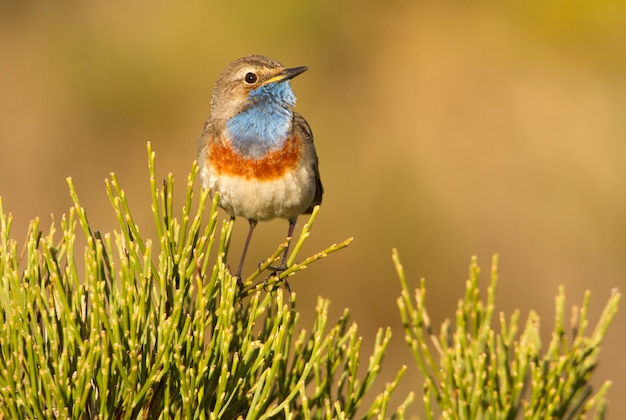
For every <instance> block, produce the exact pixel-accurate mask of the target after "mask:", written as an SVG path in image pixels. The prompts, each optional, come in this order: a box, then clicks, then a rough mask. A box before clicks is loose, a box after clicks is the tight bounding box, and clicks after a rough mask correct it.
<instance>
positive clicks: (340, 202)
mask: <svg viewBox="0 0 626 420" xmlns="http://www.w3.org/2000/svg"><path fill="white" fill-rule="evenodd" d="M432 3H434V2H432ZM625 22H626V3H625V2H623V1H618V0H613V1H610V0H609V1H607V2H571V1H565V0H554V1H539V0H535V1H533V0H531V1H525V2H522V1H512V2H504V3H497V2H493V3H492V2H462V1H454V0H450V1H446V2H437V4H431V3H430V2H418V1H400V0H396V1H386V2H379V1H363V0H361V1H357V0H347V1H343V2H337V1H330V0H321V1H316V2H306V3H297V4H296V3H294V2H290V1H287V0H281V1H270V2H265V3H263V4H260V3H244V2H230V3H227V2H201V1H190V2H185V3H184V4H178V5H177V6H173V5H172V4H170V3H168V2H145V1H137V2H130V3H126V4H124V3H120V4H117V5H114V4H112V3H111V2H78V1H70V2H65V3H63V4H59V3H56V4H53V3H49V4H36V2H19V1H2V2H0V92H1V95H0V144H1V147H0V196H2V199H3V202H4V208H5V211H8V212H11V213H13V216H14V219H15V220H14V228H13V236H14V237H15V238H16V239H19V240H20V241H23V237H24V234H25V232H26V229H27V226H28V222H29V221H30V220H31V219H32V218H34V217H37V216H39V217H41V219H42V226H47V225H48V223H49V221H51V217H50V215H51V214H54V217H55V218H56V220H59V219H60V216H61V215H62V214H63V213H66V212H67V209H68V207H69V205H70V199H69V195H68V189H67V186H66V181H65V178H66V177H67V176H72V177H73V179H74V182H75V184H76V187H77V189H78V193H79V196H80V197H81V200H82V203H83V205H84V206H85V207H86V208H87V211H88V214H89V217H90V220H91V222H92V223H93V225H94V227H95V228H96V229H100V230H102V231H110V230H112V229H114V228H115V218H114V215H113V212H112V211H111V207H110V205H109V202H108V199H107V197H106V194H105V189H104V182H103V180H104V179H105V178H106V177H107V176H108V175H109V173H110V172H115V173H116V174H117V176H118V178H119V180H120V182H121V184H122V186H123V187H124V189H125V191H126V193H127V196H129V200H130V204H131V205H132V206H133V211H134V214H135V217H136V220H137V222H138V223H139V224H140V226H141V227H142V229H143V231H144V233H145V234H146V235H152V234H153V229H152V217H151V213H150V207H149V190H148V181H147V163H146V162H147V160H146V151H145V150H146V142H147V141H151V142H152V143H153V147H154V150H155V151H156V153H157V168H158V174H159V176H160V177H165V176H166V174H167V173H168V172H172V173H173V174H174V176H175V177H176V179H177V180H178V181H179V192H180V191H182V190H183V188H184V181H185V179H186V177H187V174H188V171H189V169H190V167H191V162H192V161H193V160H194V159H195V157H196V146H195V141H196V138H197V136H198V134H199V133H200V131H201V129H202V126H203V123H204V121H205V119H206V118H207V117H208V114H209V101H210V94H211V89H212V87H213V83H214V82H215V80H216V78H217V76H218V75H219V73H220V72H221V70H222V69H223V68H224V66H226V65H227V64H228V63H229V62H230V61H232V60H234V59H236V58H239V57H241V56H244V55H247V54H251V53H259V54H265V55H268V56H271V57H273V58H275V59H277V60H279V61H281V62H283V63H284V64H285V65H287V66H300V65H307V66H309V67H310V70H309V71H308V72H307V73H305V74H304V75H302V76H300V77H298V78H297V79H295V80H294V81H293V82H292V86H293V88H294V91H295V93H296V95H297V97H298V105H297V110H298V111H299V112H300V113H302V114H303V115H304V116H305V117H306V118H307V120H308V121H309V123H310V124H311V126H312V128H313V131H314V133H315V141H316V147H317V151H318V154H319V156H320V162H321V163H320V170H321V173H322V178H323V181H324V186H325V189H326V195H325V197H324V203H323V207H322V211H321V213H320V216H319V218H318V220H317V222H316V225H315V227H314V230H313V235H312V237H311V238H310V240H309V241H308V242H307V245H306V247H305V248H304V249H303V250H302V254H301V256H302V257H304V256H305V254H307V255H308V254H311V253H313V252H316V251H318V250H320V249H323V248H325V247H327V246H328V245H330V244H332V243H335V242H340V241H342V240H343V239H345V238H347V237H350V236H354V237H355V240H354V242H353V243H352V245H350V246H349V247H348V248H347V249H346V250H344V251H342V252H340V253H337V254H333V255H332V256H330V257H329V258H327V259H324V260H322V261H320V262H318V263H316V264H315V265H313V266H311V267H310V268H309V269H308V270H306V271H305V272H303V273H301V274H300V275H298V276H297V277H295V278H293V280H292V281H291V287H292V289H293V290H294V291H295V292H296V293H297V295H298V308H299V310H300V311H301V312H302V314H303V317H302V323H301V326H302V327H303V328H307V329H310V327H311V321H312V316H313V313H314V307H315V301H316V298H317V296H319V295H321V296H324V297H327V298H329V299H331V301H332V306H331V308H332V312H331V315H332V319H336V318H338V316H339V315H340V314H341V312H342V311H343V309H344V308H349V309H350V311H351V313H352V318H353V320H354V321H355V322H357V323H358V324H359V329H360V332H361V334H362V335H363V338H364V345H363V352H364V353H366V354H369V353H370V352H371V348H372V344H373V341H374V337H375V333H376V330H377V329H378V328H380V327H385V326H391V327H392V329H393V331H394V338H393V342H392V344H391V347H390V348H389V351H388V355H387V358H386V360H385V362H384V365H383V367H384V369H383V372H382V378H381V379H382V380H381V381H379V383H378V385H377V387H378V388H379V389H377V391H379V390H380V389H382V387H383V385H384V382H386V381H388V380H390V379H391V378H392V377H393V376H394V375H395V373H396V372H397V370H398V369H399V368H400V366H401V365H402V364H408V365H409V370H408V372H407V374H406V375H405V377H404V378H403V380H402V382H401V387H400V388H399V389H398V390H397V391H396V401H397V402H399V401H400V400H402V399H403V398H404V396H405V395H406V393H407V392H408V391H409V390H415V391H416V392H417V401H416V402H415V403H413V405H412V406H411V413H414V414H417V415H419V414H420V413H421V412H422V411H421V408H420V407H421V401H420V400H421V389H422V387H421V382H420V381H421V378H420V376H419V374H418V372H417V368H416V367H415V364H414V363H413V361H412V359H411V355H410V353H409V350H408V347H407V346H406V345H405V344H404V341H403V332H402V327H401V323H400V318H399V314H398V310H397V307H396V298H397V297H398V295H399V291H400V286H399V283H398V281H397V278H396V275H395V272H394V268H393V265H392V262H391V258H390V255H391V249H392V247H397V248H398V249H399V251H400V255H401V258H402V260H403V263H404V265H405V270H406V272H407V274H408V276H409V277H410V279H411V281H412V284H413V285H417V284H418V280H419V278H420V277H425V278H426V279H427V286H428V296H427V304H428V306H429V308H430V312H431V316H432V318H433V323H434V324H435V325H439V324H440V323H441V322H442V321H443V320H444V319H445V318H448V317H453V316H454V310H455V307H456V304H457V301H458V299H459V298H460V297H462V296H463V294H464V282H465V279H466V278H467V272H468V264H469V261H470V257H471V256H472V255H477V256H478V259H479V264H480V265H481V266H482V268H483V276H484V284H485V285H486V284H487V281H488V272H489V266H490V264H491V257H492V255H493V254H494V253H498V254H499V255H500V267H499V272H500V283H499V290H498V297H497V305H498V308H497V309H498V310H502V311H505V312H506V313H507V314H510V313H511V312H512V311H513V310H514V309H515V308H519V309H520V310H521V311H522V319H525V317H526V316H527V314H528V311H529V310H530V309H535V310H537V311H538V312H539V314H540V316H541V317H542V321H543V322H542V325H541V327H542V332H543V336H544V338H545V339H546V340H547V339H548V337H549V333H550V331H551V329H552V327H553V319H554V296H555V295H556V293H557V288H558V286H559V285H561V284H562V285H564V286H565V288H566V295H567V298H568V300H567V305H568V306H571V305H574V304H577V305H579V304H580V303H581V302H582V297H583V293H584V291H585V290H587V289H589V290H591V292H592V295H591V308H590V317H591V321H592V325H594V323H595V321H596V320H597V319H598V316H599V314H600V311H601V309H602V307H603V306H604V304H605V303H606V301H607V299H608V297H609V293H610V291H611V289H612V288H615V287H618V288H621V289H622V290H623V289H624V286H625V285H626V217H625V215H626V186H625V180H626V24H625ZM304 221H305V218H301V220H300V223H299V226H300V227H301V226H302V224H303V223H304ZM286 229H287V224H286V223H285V222H284V221H276V222H269V223H264V224H261V225H259V227H258V228H257V231H256V234H255V235H256V237H255V239H254V241H253V243H252V247H251V249H250V253H249V259H248V263H249V264H248V265H247V270H249V271H251V270H253V269H254V267H255V266H256V263H257V261H259V260H260V259H262V258H264V257H266V256H268V255H269V254H270V253H271V252H272V251H273V250H274V249H275V247H276V245H277V244H278V243H279V242H280V241H282V240H283V239H284V236H285V233H286ZM44 230H46V229H45V228H44ZM246 231H247V223H245V222H243V221H241V222H239V223H238V224H237V225H236V227H235V237H236V240H235V243H234V244H233V247H234V248H233V249H236V250H237V252H236V254H237V256H236V257H235V258H237V257H238V251H239V250H240V249H241V248H240V247H241V244H242V242H243V238H244V236H245V232H246ZM622 303H624V302H622ZM625 332H626V309H625V308H624V305H622V310H621V312H620V313H619V314H618V317H617V319H616V320H615V322H614V324H613V325H612V328H611V329H610V331H609V334H608V337H607V338H606V340H605V341H604V347H603V349H602V352H601V363H600V366H599V368H598V370H597V371H596V374H595V377H594V378H595V379H594V382H595V383H596V384H599V383H601V382H602V381H604V380H606V379H611V380H613V381H614V385H613V387H612V388H611V390H610V391H609V394H608V398H609V417H611V418H617V417H619V415H620V414H621V413H626V400H625V399H624V398H622V397H621V396H623V395H625V394H626V379H624V378H626V358H625V357H624V345H626V334H625Z"/></svg>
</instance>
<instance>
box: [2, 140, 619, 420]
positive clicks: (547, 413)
mask: <svg viewBox="0 0 626 420" xmlns="http://www.w3.org/2000/svg"><path fill="white" fill-rule="evenodd" d="M148 154H149V176H150V190H151V194H152V213H153V215H154V223H155V226H156V232H157V235H156V241H152V240H150V239H145V238H144V237H143V236H142V235H141V233H140V229H139V227H138V226H137V225H136V224H135V222H134V221H133V217H132V214H131V211H130V209H129V206H128V203H127V201H126V197H125V194H124V191H123V190H122V189H121V187H120V185H119V183H118V180H117V178H116V177H115V175H112V176H111V178H110V179H109V180H107V182H106V189H107V193H108V195H109V198H110V201H111V203H112V205H113V210H114V213H115V215H116V217H117V220H118V223H119V228H118V229H117V230H115V231H114V232H112V233H105V234H102V233H100V232H98V231H94V230H93V229H92V227H91V225H90V224H89V222H88V220H87V213H86V211H85V209H84V208H83V207H82V206H81V205H80V202H79V199H78V196H77V194H76V191H75V189H74V186H73V184H72V181H71V179H68V184H69V187H70V195H71V197H72V200H73V202H74V205H73V207H72V208H70V210H69V213H68V215H67V216H63V218H62V219H61V223H60V229H59V231H58V232H57V229H58V227H57V226H55V225H54V224H53V225H52V226H51V227H50V228H49V229H48V230H47V232H46V233H44V232H43V231H42V230H41V228H40V224H39V220H38V219H35V220H34V221H32V222H31V224H30V227H29V231H28V236H27V240H26V243H25V244H24V245H23V247H22V248H20V247H19V246H18V244H17V242H16V241H15V240H13V239H11V237H10V230H11V220H12V219H11V215H7V214H5V213H4V211H3V209H2V200H1V198H0V281H1V284H0V322H1V323H2V328H1V330H0V419H2V418H7V419H8V418H11V419H32V418H40V419H43V418H75V419H96V418H99V419H109V418H120V419H121V418H125V419H135V418H147V419H152V418H159V419H161V418H162V419H167V418H185V419H194V418H198V419H205V418H209V419H216V418H226V419H234V418H249V419H263V418H305V419H308V418H338V419H344V418H353V417H355V416H363V417H364V418H403V417H404V413H405V410H406V407H407V405H408V404H409V403H410V402H411V401H412V399H413V393H410V394H409V395H408V396H407V397H406V398H405V399H404V401H403V402H402V403H401V404H400V406H399V407H397V408H396V409H395V410H392V411H390V410H389V407H388V405H389V398H390V395H391V393H392V392H393V391H394V390H395V389H396V387H397V385H398V382H399V380H400V379H401V377H402V375H403V374H404V372H405V371H406V368H405V367H403V368H402V369H401V370H400V371H399V372H398V374H397V375H396V377H395V379H394V380H393V381H392V382H390V383H388V384H387V385H386V386H385V389H384V390H383V392H381V393H380V394H379V395H377V396H373V395H369V397H368V398H367V400H369V401H373V402H372V403H371V404H369V406H365V405H364V396H365V395H366V393H367V391H368V389H370V387H371V386H372V384H373V382H374V380H375V379H376V377H377V374H378V373H379V370H380V366H381V362H382V359H383V356H384V352H385V350H386V348H387V346H388V344H389V340H390V337H391V331H390V329H389V328H387V329H384V330H383V329H381V330H379V332H378V334H377V336H376V339H375V345H374V349H373V351H372V354H371V355H370V356H369V359H368V360H369V363H368V366H367V367H366V368H365V369H363V367H361V368H360V369H359V362H360V360H361V359H363V357H362V355H361V338H360V337H359V335H358V330H357V326H356V324H351V323H350V322H349V318H348V312H347V311H345V312H344V314H343V316H342V317H341V318H340V319H339V320H338V321H337V322H336V323H335V324H334V325H332V326H329V322H328V305H329V302H328V301H327V300H325V299H321V298H320V299H319V300H318V305H317V309H316V317H315V321H314V323H313V325H312V326H311V327H310V331H307V330H305V329H302V328H301V327H300V326H299V322H298V320H299V313H298V312H297V311H296V295H295V294H291V295H287V296H285V295H284V289H283V288H281V285H282V282H284V281H286V279H287V277H289V276H292V275H294V274H296V273H297V272H298V271H299V270H302V269H304V268H306V267H307V266H308V265H309V264H311V263H314V262H316V261H317V260H319V259H321V258H323V257H325V256H327V255H328V254H330V253H332V252H334V251H337V250H340V249H342V248H344V247H346V246H347V245H348V244H349V243H350V241H351V239H347V240H345V241H344V242H342V243H340V244H335V245H332V246H330V247H328V248H326V249H324V250H322V251H321V252H319V253H317V254H314V255H312V256H310V257H308V258H304V259H303V260H301V261H300V262H295V261H296V259H297V258H298V254H299V252H300V250H301V247H302V245H303V243H304V242H305V241H306V239H307V238H308V236H309V233H310V229H311V227H312V225H313V222H314V221H315V218H316V215H317V211H318V210H317V209H315V210H314V212H313V213H312V215H311V217H310V219H309V220H308V222H307V223H306V224H305V225H304V227H303V228H302V231H301V233H300V235H299V236H298V238H294V241H295V244H294V246H293V252H292V254H291V255H290V258H289V260H288V266H289V268H288V269H287V270H286V271H284V272H282V273H281V274H280V276H270V277H269V278H267V277H266V278H263V276H264V275H263V272H264V271H265V269H267V268H268V267H269V266H270V265H271V264H273V263H275V262H276V261H277V260H278V259H279V258H280V255H281V252H282V251H283V250H284V248H285V247H286V245H287V244H286V243H283V244H281V245H280V246H279V247H278V248H277V249H276V251H275V252H274V253H273V254H272V255H271V256H270V257H269V258H268V259H267V260H266V261H264V262H263V263H262V264H260V266H259V268H258V270H256V271H255V272H254V273H252V275H250V277H248V278H247V279H245V280H244V281H243V288H240V287H239V285H238V283H237V280H236V279H235V278H233V277H232V276H231V275H230V272H229V270H228V267H227V266H226V265H225V264H224V261H225V258H226V255H227V254H228V247H229V244H230V237H231V233H232V229H233V225H234V223H233V222H232V221H224V222H222V223H219V222H218V215H217V200H213V201H212V202H211V201H210V200H209V198H208V194H207V193H206V192H201V193H200V194H199V197H198V198H197V199H194V191H193V184H194V180H195V177H196V174H197V167H196V166H195V165H194V166H193V167H192V171H191V173H190V175H189V177H188V180H187V188H186V192H185V201H184V206H183V208H182V211H181V212H180V215H179V216H178V217H176V216H175V212H174V204H173V203H174V199H173V197H174V180H173V177H172V175H171V174H170V175H169V176H168V178H167V179H166V180H165V181H164V182H163V183H162V185H160V186H158V185H157V182H156V179H155V175H154V174H155V168H154V153H153V152H152V150H151V148H150V145H148ZM194 202H195V204H194ZM207 205H209V206H210V209H208V208H207V209H205V207H207ZM192 206H195V207H196V210H195V211H192ZM77 231H78V232H80V235H82V236H83V237H84V239H85V241H86V246H84V248H83V249H82V250H80V249H79V247H78V246H77V245H76V242H77V239H78V238H77ZM393 258H394V261H395V264H396V268H397V271H398V274H399V277H400V282H401V285H402V294H401V297H400V298H399V299H398V305H399V308H400V314H401V317H402V320H403V322H404V329H405V334H406V341H407V343H408V344H409V347H410V349H411V351H412V353H413V356H414V358H415V360H416V362H417V367H418V369H419V370H420V372H421V373H422V374H423V375H424V378H425V382H424V384H423V389H424V399H423V401H424V404H425V408H426V413H427V417H428V418H434V417H436V416H441V417H443V418H454V419H456V418H459V419H464V418H471V419H474V418H494V419H500V418H502V419H514V418H520V417H524V418H575V417H578V416H581V415H584V414H585V413H587V412H589V411H590V410H591V409H592V408H595V414H596V416H597V417H602V416H603V414H604V410H605V399H604V396H605V393H606V391H607V389H608V387H609V385H610V382H608V381H607V382H606V383H605V384H604V385H603V386H602V387H601V388H600V389H599V390H598V391H597V392H596V393H595V394H594V393H593V392H592V389H591V385H590V384H589V379H590V376H591V373H592V371H593V369H594V367H595V366H596V365H597V361H598V353H599V349H600V342H601V341H602V339H603V337H604V335H605V333H606V330H607V328H608V326H609V324H610V323H611V321H612V319H613V317H614V316H615V313H616V311H617V305H618V301H619V298H620V295H619V293H617V292H614V293H613V294H612V296H611V297H610V299H609V302H608V304H607V306H606V308H605V311H604V313H603V314H602V316H601V318H600V320H599V322H598V324H597V326H596V328H595V329H594V330H593V331H592V332H591V335H590V336H585V333H586V331H587V319H586V312H587V304H588V299H589V294H587V295H586V297H585V300H584V302H583V305H582V306H581V308H580V309H578V308H574V310H573V312H572V329H573V335H572V339H571V341H570V340H568V339H567V338H566V336H565V327H564V324H565V323H564V305H565V296H564V292H563V289H560V290H559V295H558V296H557V299H556V302H557V313H556V325H555V328H554V332H553V335H552V340H551V342H550V344H549V345H548V348H547V350H546V351H545V352H544V353H542V352H541V340H540V336H539V327H538V323H539V318H538V316H537V314H536V313H534V312H531V313H530V315H529V317H528V321H527V322H526V326H525V328H524V329H523V330H522V332H521V334H520V335H519V336H518V325H517V322H518V320H519V312H514V313H513V315H512V316H511V318H510V319H509V320H508V321H507V320H506V318H505V316H504V315H503V314H500V315H499V325H498V327H499V329H500V331H499V332H496V330H495V329H494V327H493V326H492V318H493V312H494V300H495V288H496V284H497V276H496V270H495V260H494V268H493V270H492V276H491V284H490V286H489V288H488V291H487V301H486V303H484V302H482V301H481V299H480V290H479V288H478V271H479V270H478V266H477V264H476V261H475V260H474V261H472V265H471V267H470V278H469V280H468V282H467V289H466V294H465V297H464V299H462V300H461V301H460V302H459V305H458V309H457V314H456V325H455V326H454V327H453V326H452V324H451V322H450V321H446V322H444V324H443V325H442V328H441V331H440V333H439V335H435V333H434V332H433V331H432V327H431V325H430V321H429V317H428V313H427V311H426V309H425V292H426V289H425V282H424V281H423V280H422V282H421V284H420V286H419V287H418V288H417V290H416V291H415V300H414V301H413V300H411V298H410V296H411V294H410V292H409V288H408V285H407V281H406V279H405V276H404V273H403V270H402V266H401V265H400V262H399V258H398V255H397V253H396V252H395V251H394V255H393ZM429 341H430V344H429ZM360 371H361V372H360Z"/></svg>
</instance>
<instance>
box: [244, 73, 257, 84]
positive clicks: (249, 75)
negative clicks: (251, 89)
mask: <svg viewBox="0 0 626 420" xmlns="http://www.w3.org/2000/svg"><path fill="white" fill-rule="evenodd" d="M243 79H244V80H245V81H246V83H249V84H252V83H254V82H256V74H254V73H246V75H245V76H244V78H243Z"/></svg>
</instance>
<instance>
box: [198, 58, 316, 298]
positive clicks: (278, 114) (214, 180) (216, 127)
mask: <svg viewBox="0 0 626 420" xmlns="http://www.w3.org/2000/svg"><path fill="white" fill-rule="evenodd" d="M306 70H308V67H306V66H301V67H292V68H287V67H285V66H284V65H283V64H281V63H280V62H278V61H276V60H273V59H271V58H269V57H266V56H263V55H249V56H246V57H243V58H240V59H238V60H235V61H233V62H231V63H230V64H229V65H228V66H226V68H224V70H223V71H222V73H221V74H220V76H219V77H218V79H217V81H216V83H215V86H214V88H213V92H212V94H211V111H210V116H209V118H208V119H207V120H206V122H205V124H204V128H203V130H202V133H201V134H200V137H199V138H198V144H197V146H198V167H199V176H200V179H201V182H202V187H203V188H204V189H208V190H209V195H210V196H211V197H214V195H215V194H216V193H217V194H218V206H219V207H221V208H222V209H223V210H224V211H226V213H227V214H228V215H229V216H230V218H231V221H234V219H235V218H236V217H242V218H245V219H247V221H248V223H249V228H248V234H247V236H246V240H245V243H244V246H243V249H242V252H241V258H240V260H239V264H238V266H237V271H236V273H235V276H234V277H236V278H237V282H238V284H239V285H240V286H242V285H243V283H242V280H241V273H242V270H243V265H244V261H245V258H246V254H247V252H248V247H249V245H250V240H251V238H252V234H253V232H254V229H255V227H256V225H257V223H258V222H259V221H266V220H272V219H277V218H278V219H286V220H287V221H288V222H289V227H288V230H287V238H288V242H287V246H286V248H285V250H284V251H283V255H282V259H281V262H280V264H278V265H277V266H272V267H270V269H271V270H272V271H273V272H274V273H278V272H282V271H284V270H286V269H287V255H288V253H289V246H290V243H291V238H292V236H293V232H294V228H295V226H296V222H297V219H298V216H299V215H300V214H310V213H311V212H312V211H313V208H314V207H315V206H317V205H319V204H321V202H322V195H323V193H324V189H323V187H322V181H321V179H320V173H319V164H318V157H317V153H316V151H315V145H314V144H313V132H312V131H311V127H310V126H309V124H308V123H307V121H306V120H305V119H304V117H303V116H302V115H300V114H298V113H297V112H295V111H294V110H293V108H294V107H295V104H296V97H295V95H294V93H293V90H292V88H291V85H290V81H291V80H292V79H293V78H294V77H296V76H298V75H300V74H302V73H304V72H305V71H306ZM286 287H287V288H288V289H289V286H288V285H287V284H286Z"/></svg>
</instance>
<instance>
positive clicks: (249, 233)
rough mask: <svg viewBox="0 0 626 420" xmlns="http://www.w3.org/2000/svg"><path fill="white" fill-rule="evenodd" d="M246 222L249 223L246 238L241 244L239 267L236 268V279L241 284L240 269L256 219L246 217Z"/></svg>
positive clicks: (241, 268)
mask: <svg viewBox="0 0 626 420" xmlns="http://www.w3.org/2000/svg"><path fill="white" fill-rule="evenodd" d="M248 223H250V229H248V237H247V238H246V243H245V244H244V245H243V251H242V252H241V260H239V267H238V268H237V274H235V277H237V281H238V282H239V283H240V284H241V270H243V262H244V260H245V259H246V253H247V252H248V245H250V239H251V238H252V232H254V228H255V227H256V220H252V219H248Z"/></svg>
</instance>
